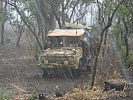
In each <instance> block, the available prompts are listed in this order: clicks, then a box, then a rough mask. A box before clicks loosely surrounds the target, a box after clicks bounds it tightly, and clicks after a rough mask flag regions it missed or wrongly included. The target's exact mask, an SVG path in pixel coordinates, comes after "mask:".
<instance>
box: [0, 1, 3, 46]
mask: <svg viewBox="0 0 133 100" xmlns="http://www.w3.org/2000/svg"><path fill="white" fill-rule="evenodd" d="M3 8H4V7H3V0H0V13H1V14H3V10H4V9H3ZM0 30H1V31H0V33H1V44H2V45H4V21H3V20H1V21H0Z"/></svg>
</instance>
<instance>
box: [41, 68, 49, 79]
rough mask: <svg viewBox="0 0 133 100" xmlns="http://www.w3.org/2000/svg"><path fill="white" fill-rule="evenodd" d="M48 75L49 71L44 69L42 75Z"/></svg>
mask: <svg viewBox="0 0 133 100" xmlns="http://www.w3.org/2000/svg"><path fill="white" fill-rule="evenodd" d="M47 76H48V72H47V71H46V69H42V77H47Z"/></svg>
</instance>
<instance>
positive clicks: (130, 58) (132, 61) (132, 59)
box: [127, 52, 133, 64]
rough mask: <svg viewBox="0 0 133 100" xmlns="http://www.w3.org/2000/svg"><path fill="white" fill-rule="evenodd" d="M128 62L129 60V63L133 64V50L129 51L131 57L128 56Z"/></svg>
mask: <svg viewBox="0 0 133 100" xmlns="http://www.w3.org/2000/svg"><path fill="white" fill-rule="evenodd" d="M127 62H128V63H129V64H133V52H129V57H128V60H127Z"/></svg>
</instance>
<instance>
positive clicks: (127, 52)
mask: <svg viewBox="0 0 133 100" xmlns="http://www.w3.org/2000/svg"><path fill="white" fill-rule="evenodd" d="M122 20H123V23H124V27H125V34H124V39H125V46H126V55H125V56H126V57H125V61H126V60H127V58H128V55H129V46H128V32H129V31H128V26H127V23H126V21H125V18H123V19H122Z"/></svg>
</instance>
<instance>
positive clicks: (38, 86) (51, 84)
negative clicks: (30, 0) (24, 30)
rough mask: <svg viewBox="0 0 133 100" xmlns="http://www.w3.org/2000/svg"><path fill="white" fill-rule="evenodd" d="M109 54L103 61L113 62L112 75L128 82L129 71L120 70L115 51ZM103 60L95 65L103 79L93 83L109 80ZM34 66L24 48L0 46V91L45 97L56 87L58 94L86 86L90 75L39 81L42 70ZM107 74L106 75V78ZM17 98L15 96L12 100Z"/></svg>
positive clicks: (119, 61)
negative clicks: (114, 73)
mask: <svg viewBox="0 0 133 100" xmlns="http://www.w3.org/2000/svg"><path fill="white" fill-rule="evenodd" d="M113 53H114V54H113ZM110 54H111V55H108V57H107V58H106V57H105V60H106V61H107V62H109V63H114V65H115V66H116V67H115V69H114V70H112V72H114V71H115V70H117V71H118V72H119V73H121V75H123V76H122V77H124V78H125V79H127V80H128V81H129V82H131V83H132V82H133V72H132V71H130V72H129V71H128V69H127V68H126V67H124V65H123V64H122V61H121V59H120V57H119V54H118V52H117V50H115V51H113V52H112V51H111V52H110ZM112 54H113V55H112ZM107 59H108V60H107ZM105 60H104V63H103V62H101V63H99V66H98V68H99V70H100V71H101V73H103V76H102V75H101V77H99V79H98V78H96V81H98V80H103V82H104V81H105V80H107V78H108V79H109V78H111V76H110V74H112V73H111V69H112V68H113V67H112V65H111V64H110V65H109V64H108V63H106V62H105ZM37 64H38V61H37V60H35V59H34V58H33V57H32V54H31V52H30V50H28V49H25V48H24V47H20V48H16V47H15V46H11V45H5V46H1V45H0V89H2V90H8V91H11V92H13V93H14V94H15V95H19V94H22V93H30V94H32V93H38V94H39V93H43V94H44V95H49V94H52V93H55V91H56V87H57V86H58V87H59V89H60V90H61V91H62V92H68V91H71V90H72V89H73V88H74V87H76V86H78V85H80V84H89V82H90V79H91V76H90V75H88V74H87V73H86V72H84V73H82V75H81V77H80V78H79V79H69V78H64V77H48V78H42V71H41V69H40V68H38V67H37ZM109 66H110V67H109ZM103 69H104V70H103ZM107 73H110V74H108V75H107ZM125 73H126V74H125ZM60 76H62V75H60ZM105 76H106V77H105ZM97 83H98V82H97ZM131 88H132V87H131ZM130 92H131V93H130V97H127V98H124V99H125V100H132V99H133V97H132V96H133V95H132V94H133V93H132V92H133V91H132V90H131V91H130ZM20 98H21V97H20ZM20 98H19V96H18V99H16V100H19V99H20ZM22 98H23V95H22ZM113 99H114V100H118V99H123V98H121V97H120V98H117V97H113ZM21 100H25V99H21Z"/></svg>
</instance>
